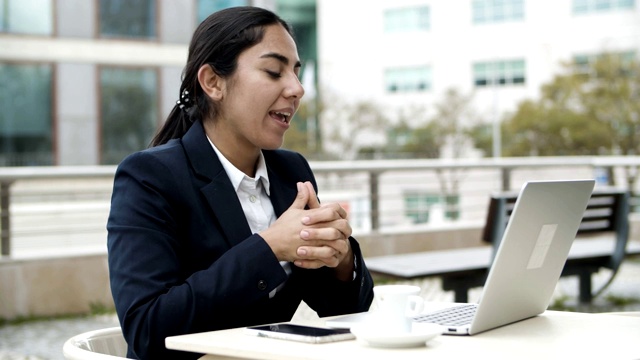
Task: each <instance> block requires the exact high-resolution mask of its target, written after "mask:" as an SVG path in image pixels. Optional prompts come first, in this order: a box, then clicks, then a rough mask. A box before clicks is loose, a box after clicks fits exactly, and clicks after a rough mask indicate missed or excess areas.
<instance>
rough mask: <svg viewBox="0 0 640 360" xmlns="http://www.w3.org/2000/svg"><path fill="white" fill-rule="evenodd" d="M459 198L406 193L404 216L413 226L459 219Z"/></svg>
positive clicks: (434, 194)
mask: <svg viewBox="0 0 640 360" xmlns="http://www.w3.org/2000/svg"><path fill="white" fill-rule="evenodd" d="M458 203H459V196H457V195H454V196H445V197H443V196H441V195H440V194H437V193H427V192H424V193H423V192H408V193H405V194H404V207H405V216H406V217H408V218H409V219H411V220H412V222H413V223H414V224H424V223H428V222H436V221H442V220H445V219H447V220H455V219H458V218H459V217H460V212H459V210H458Z"/></svg>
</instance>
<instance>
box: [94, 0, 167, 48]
mask: <svg viewBox="0 0 640 360" xmlns="http://www.w3.org/2000/svg"><path fill="white" fill-rule="evenodd" d="M99 12H100V13H99V19H100V37H103V38H134V39H153V38H155V37H156V2H155V1H154V0H100V9H99Z"/></svg>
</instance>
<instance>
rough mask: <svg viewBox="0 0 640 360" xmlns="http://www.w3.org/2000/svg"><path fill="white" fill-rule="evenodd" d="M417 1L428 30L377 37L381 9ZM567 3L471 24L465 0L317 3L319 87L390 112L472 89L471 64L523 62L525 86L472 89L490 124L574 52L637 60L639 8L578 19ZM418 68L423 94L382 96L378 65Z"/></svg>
mask: <svg viewBox="0 0 640 360" xmlns="http://www.w3.org/2000/svg"><path fill="white" fill-rule="evenodd" d="M417 4H426V5H428V6H429V7H430V11H431V29H430V31H428V32H424V33H416V34H407V33H404V34H385V33H383V14H384V9H386V8H392V7H393V8H396V7H404V6H414V5H417ZM571 6H572V2H571V0H535V1H531V0H530V1H525V20H524V21H522V22H510V23H504V24H488V25H481V26H476V25H473V24H472V20H471V19H472V14H471V1H470V0H469V1H435V0H395V1H385V0H370V1H364V0H352V1H334V0H318V34H319V41H318V51H319V71H320V74H319V83H320V88H321V89H323V90H325V91H329V92H332V93H335V94H337V95H338V98H340V99H343V100H355V99H359V100H373V101H375V102H376V103H379V104H382V105H386V106H388V107H389V108H390V109H391V108H392V107H401V106H406V105H407V104H410V103H426V104H429V103H431V102H432V101H433V100H434V99H435V100H438V99H439V98H440V96H442V93H443V92H444V91H445V90H446V89H448V88H450V87H456V88H458V89H459V90H461V91H463V92H470V91H471V90H473V74H472V64H473V63H474V62H478V61H491V60H494V59H496V60H498V59H500V60H502V59H518V58H523V59H525V62H526V85H519V86H518V85H515V86H508V87H500V88H498V89H497V91H496V90H494V89H492V88H479V89H476V92H475V93H476V101H475V108H476V109H477V111H478V113H480V114H483V115H485V117H487V118H488V119H490V118H491V117H492V116H493V109H494V105H495V106H496V107H497V109H499V111H500V112H501V113H502V112H505V111H511V110H513V109H515V108H516V106H517V103H518V102H519V101H521V100H523V99H526V98H536V97H537V96H539V88H540V85H541V84H543V83H545V82H548V81H549V80H550V79H551V78H552V77H553V75H554V74H556V73H557V72H558V71H559V69H560V67H559V64H560V62H561V61H569V60H571V59H572V57H573V56H574V55H576V54H584V53H598V52H602V51H604V50H613V51H616V50H617V51H628V50H632V49H636V51H639V53H638V55H639V56H640V5H639V4H636V9H635V11H611V12H609V13H599V14H593V15H581V16H574V15H573V14H572V13H571ZM418 64H427V65H430V66H431V67H432V71H433V88H432V90H431V91H428V92H424V93H419V94H409V93H399V94H385V93H384V86H383V85H384V84H383V71H384V69H385V68H386V67H391V66H394V67H395V66H402V65H418ZM389 111H392V110H389ZM325 121H330V119H325Z"/></svg>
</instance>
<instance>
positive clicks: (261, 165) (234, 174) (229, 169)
mask: <svg viewBox="0 0 640 360" xmlns="http://www.w3.org/2000/svg"><path fill="white" fill-rule="evenodd" d="M207 140H209V144H211V147H212V148H213V150H214V151H215V152H216V154H217V155H218V158H219V159H220V162H221V163H222V167H223V168H224V171H225V172H226V173H227V176H229V180H231V185H233V189H234V190H235V191H238V188H239V187H240V183H241V182H242V180H243V179H244V178H247V179H250V180H254V181H255V179H259V180H260V182H262V187H263V188H264V190H265V193H266V194H267V195H269V196H270V195H271V194H270V190H269V174H268V172H267V163H266V162H265V160H264V155H262V151H260V156H259V157H258V166H256V176H255V178H251V177H249V176H248V175H247V174H245V173H243V172H242V171H240V169H238V168H237V167H235V166H234V165H233V164H232V163H231V162H230V161H229V160H228V159H227V158H226V157H225V156H224V155H223V154H222V153H221V152H220V150H218V148H217V147H216V146H215V145H214V144H213V141H211V139H209V136H207Z"/></svg>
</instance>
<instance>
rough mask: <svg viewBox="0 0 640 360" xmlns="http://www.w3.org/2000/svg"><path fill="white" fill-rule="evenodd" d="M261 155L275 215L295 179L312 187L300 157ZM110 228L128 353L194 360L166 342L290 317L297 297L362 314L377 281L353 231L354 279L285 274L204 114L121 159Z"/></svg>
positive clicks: (318, 306) (322, 311) (324, 308)
mask: <svg viewBox="0 0 640 360" xmlns="http://www.w3.org/2000/svg"><path fill="white" fill-rule="evenodd" d="M263 154H264V157H265V161H266V165H267V170H268V173H269V181H270V194H271V195H270V197H271V201H272V203H273V208H274V210H275V212H276V215H277V216H280V215H281V214H282V213H283V212H284V211H285V210H287V209H288V208H289V206H290V205H291V203H292V202H293V201H294V199H295V197H296V195H297V187H296V183H297V182H299V181H311V182H312V183H313V186H314V188H316V189H317V184H316V181H315V178H314V176H313V173H312V171H311V169H310V167H309V164H308V163H307V161H306V160H305V159H304V158H303V157H302V155H300V154H298V153H295V152H291V151H286V150H274V151H263ZM107 229H108V242H107V243H108V254H109V256H108V259H109V273H110V281H111V291H112V294H113V298H114V301H115V306H116V311H117V313H118V317H119V320H120V324H121V326H122V330H123V333H124V336H125V338H126V340H127V343H128V346H129V351H128V356H129V357H132V358H140V359H147V358H153V359H169V358H171V359H178V358H196V357H198V356H199V355H197V354H192V353H187V352H177V351H168V350H167V349H166V348H165V345H164V339H165V338H166V337H167V336H172V335H179V334H187V333H194V332H202V331H210V330H218V329H226V328H234V327H243V326H248V325H256V324H264V323H273V322H283V321H289V320H291V318H292V316H293V314H294V313H295V311H296V309H297V308H298V305H299V304H300V302H301V301H305V302H306V303H307V304H308V305H309V306H310V307H311V308H313V309H314V310H315V311H316V312H317V313H318V315H319V316H321V317H322V316H330V315H339V314H346V313H353V312H361V311H367V310H368V309H369V306H370V304H371V301H372V299H373V291H372V288H373V280H372V279H371V275H370V274H369V272H368V270H367V268H366V266H365V263H364V261H363V260H362V256H361V253H360V249H359V246H358V243H357V242H356V241H355V240H354V239H353V238H351V239H350V242H351V246H352V248H353V252H354V254H355V255H356V269H357V270H356V278H355V280H354V281H351V282H341V281H339V280H337V279H336V278H335V275H334V273H333V269H330V268H327V267H324V268H320V269H315V270H307V269H301V268H298V267H296V266H293V265H292V273H291V275H290V277H289V278H288V279H287V277H286V274H285V272H284V270H283V268H282V266H281V265H280V263H279V261H278V259H277V258H276V257H275V255H274V254H273V252H272V251H271V249H270V248H269V246H268V245H267V244H266V242H265V241H264V240H263V239H262V238H261V237H260V236H259V235H257V234H252V233H251V230H250V227H249V224H248V222H247V220H246V218H245V216H244V213H243V211H242V207H241V205H240V202H239V200H238V198H237V195H236V192H235V190H234V189H233V186H232V184H231V181H230V180H229V177H228V176H227V174H226V172H225V171H224V168H223V167H222V164H221V163H220V160H219V159H218V157H217V155H216V153H215V151H214V150H213V148H212V147H211V145H210V143H209V141H208V139H207V137H206V135H205V132H204V129H203V126H202V123H201V122H200V121H197V122H195V123H194V125H192V126H191V128H190V129H189V130H188V132H187V133H186V134H185V135H184V137H183V138H182V139H175V140H171V141H169V142H168V143H167V144H164V145H161V146H157V147H153V148H150V149H147V150H144V151H140V152H137V153H134V154H132V155H130V156H128V157H127V158H126V159H125V160H123V161H122V163H121V164H120V165H119V166H118V169H117V171H116V175H115V181H114V188H113V194H112V200H111V211H110V214H109V220H108V223H107ZM285 280H286V281H287V282H286V285H285V286H284V288H283V289H282V290H279V291H278V292H277V294H276V295H275V296H274V297H273V298H271V299H270V298H269V292H270V291H272V290H273V289H274V288H275V287H277V286H278V285H279V284H280V283H282V282H283V281H285Z"/></svg>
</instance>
